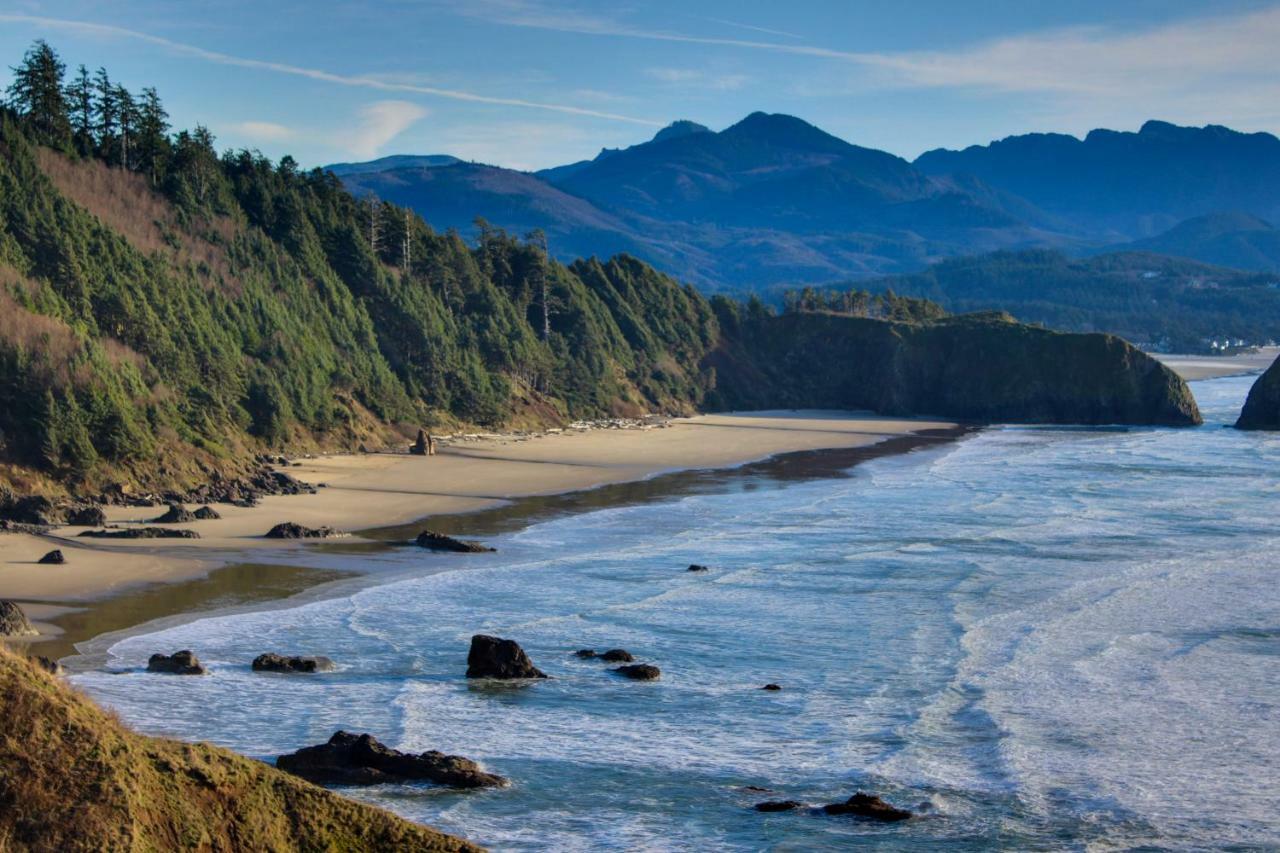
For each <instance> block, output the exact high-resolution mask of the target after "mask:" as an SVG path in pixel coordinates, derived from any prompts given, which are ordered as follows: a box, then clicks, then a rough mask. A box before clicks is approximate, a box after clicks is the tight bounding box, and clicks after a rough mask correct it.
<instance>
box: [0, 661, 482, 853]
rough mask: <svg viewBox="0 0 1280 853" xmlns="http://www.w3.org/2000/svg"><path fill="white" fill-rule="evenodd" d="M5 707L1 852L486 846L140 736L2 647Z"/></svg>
mask: <svg viewBox="0 0 1280 853" xmlns="http://www.w3.org/2000/svg"><path fill="white" fill-rule="evenodd" d="M0 708H3V709H4V718H5V724H4V731H3V735H0V848H3V849H5V850H15V851H17V850H67V851H71V850H176V849H191V850H349V851H359V850H369V851H372V850H411V851H446V853H455V852H456V853H464V851H466V853H470V851H479V850H480V849H481V848H479V847H476V846H475V845H473V844H471V843H469V842H467V841H463V840H462V839H459V838H454V837H452V836H449V835H445V834H443V833H440V832H436V831H435V830H432V829H429V828H427V827H424V826H419V825H417V824H414V823H410V822H409V821H406V820H403V819H401V818H398V817H396V816H395V815H393V814H391V813H390V812H387V811H384V810H382V809H379V808H375V807H373V806H368V805H365V804H363V803H357V802H355V801H353V800H348V799H345V798H343V797H340V796H338V795H336V794H334V793H331V792H329V791H326V790H324V789H323V788H319V787H317V786H315V785H312V784H310V783H308V782H304V781H302V780H300V779H297V778H295V777H293V776H290V775H288V774H287V773H284V772H282V771H279V770H276V769H275V768H273V767H268V766H267V765H266V764H263V763H262V762H259V761H253V760H251V759H248V758H244V757H242V756H239V755H236V754H234V753H232V752H230V751H228V750H225V749H222V748H220V747H216V746H212V745H210V744H204V743H194V744H193V743H181V742H178V741H173V740H165V739H162V738H153V737H145V736H143V735H139V734H135V733H134V732H132V731H130V730H128V729H127V728H125V727H124V726H123V725H122V724H121V723H120V722H119V720H118V719H116V718H115V717H114V716H113V715H111V714H108V713H107V712H105V711H103V710H102V709H100V708H98V707H97V706H96V705H94V704H93V703H92V702H90V701H89V700H88V699H85V698H84V697H83V696H81V695H80V694H79V693H76V692H75V691H73V690H71V689H70V688H68V687H67V686H66V685H64V684H62V683H61V682H60V681H59V680H58V679H57V678H55V677H54V676H52V675H50V674H49V673H47V672H44V671H42V670H41V669H39V668H38V667H37V666H35V665H33V664H32V663H31V662H29V661H27V660H24V659H23V658H20V657H18V656H16V655H14V654H12V653H11V652H8V651H4V650H3V649H0Z"/></svg>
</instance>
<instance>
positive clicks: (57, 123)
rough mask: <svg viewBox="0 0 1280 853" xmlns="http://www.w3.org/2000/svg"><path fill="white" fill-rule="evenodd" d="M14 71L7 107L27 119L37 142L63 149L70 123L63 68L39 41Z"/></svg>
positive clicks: (51, 52)
mask: <svg viewBox="0 0 1280 853" xmlns="http://www.w3.org/2000/svg"><path fill="white" fill-rule="evenodd" d="M10 70H11V71H13V83H11V84H10V86H9V106H10V107H12V108H13V109H14V110H15V111H16V112H17V113H18V114H19V115H22V116H24V117H25V118H26V119H27V122H28V126H29V127H30V128H31V130H32V131H33V132H34V134H35V136H36V138H37V139H39V140H40V141H41V142H43V143H45V144H46V145H50V146H52V147H54V148H66V147H67V145H68V143H69V142H70V141H71V122H70V120H69V119H68V118H67V102H66V98H65V97H64V96H63V91H62V77H63V74H65V73H66V70H67V69H66V66H65V65H64V64H63V63H62V60H60V59H58V54H57V53H56V52H54V49H53V48H51V47H49V45H48V43H47V42H45V41H44V39H40V40H39V41H37V42H36V43H35V44H33V45H32V46H31V48H30V49H29V50H28V51H27V53H26V55H25V56H24V57H23V58H22V63H21V64H20V65H18V66H17V67H15V68H12V69H10Z"/></svg>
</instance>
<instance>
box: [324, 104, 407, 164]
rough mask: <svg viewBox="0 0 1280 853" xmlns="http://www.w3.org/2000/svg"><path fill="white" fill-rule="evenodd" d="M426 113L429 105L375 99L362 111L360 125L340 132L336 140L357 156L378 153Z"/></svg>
mask: <svg viewBox="0 0 1280 853" xmlns="http://www.w3.org/2000/svg"><path fill="white" fill-rule="evenodd" d="M426 115H427V110H426V109H424V108H423V107H421V106H419V105H418V104H414V103H410V102H409V101H376V102H374V103H372V104H369V105H368V106H366V107H364V108H363V109H362V110H361V111H360V123H359V125H358V126H357V127H355V128H354V129H352V130H350V131H344V132H342V133H339V134H338V135H337V137H336V140H335V141H336V142H337V143H338V144H339V145H340V146H341V147H343V148H345V149H347V150H348V151H350V152H351V153H352V154H354V155H356V156H357V157H363V158H372V157H376V156H377V155H378V153H379V152H380V151H381V150H382V146H384V145H386V144H387V143H388V142H390V141H391V140H393V139H395V138H396V137H397V136H399V135H400V134H402V133H404V132H405V131H406V130H408V129H409V128H410V127H412V126H413V125H414V124H415V123H417V122H418V121H419V120H421V119H422V118H424V117H425V116H426Z"/></svg>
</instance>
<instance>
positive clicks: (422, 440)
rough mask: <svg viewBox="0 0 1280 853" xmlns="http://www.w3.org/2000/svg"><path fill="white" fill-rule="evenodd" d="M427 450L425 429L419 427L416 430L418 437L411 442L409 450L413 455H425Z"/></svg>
mask: <svg viewBox="0 0 1280 853" xmlns="http://www.w3.org/2000/svg"><path fill="white" fill-rule="evenodd" d="M427 450H428V442H427V431H426V430H424V429H420V430H418V439H417V441H415V442H414V443H413V446H412V447H410V448H409V452H410V453H412V454H413V455H414V456H426V455H427Z"/></svg>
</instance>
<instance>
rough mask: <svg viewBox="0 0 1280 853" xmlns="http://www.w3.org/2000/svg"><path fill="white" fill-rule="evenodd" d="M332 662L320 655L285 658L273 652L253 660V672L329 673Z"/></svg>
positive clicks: (331, 668)
mask: <svg viewBox="0 0 1280 853" xmlns="http://www.w3.org/2000/svg"><path fill="white" fill-rule="evenodd" d="M332 670H333V661H331V660H329V659H328V658H327V657H324V656H322V655H315V656H310V657H296V656H292V657H285V656H284V655H278V654H275V653H273V652H267V653H266V654H264V655H258V656H257V657H256V658H254V659H253V671H254V672H307V673H310V672H331V671H332Z"/></svg>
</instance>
